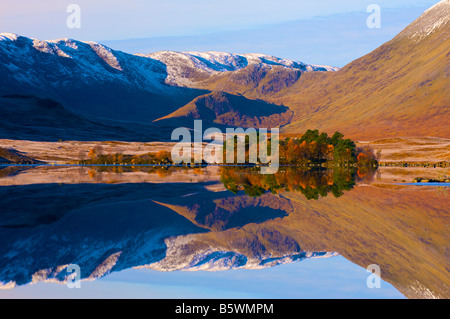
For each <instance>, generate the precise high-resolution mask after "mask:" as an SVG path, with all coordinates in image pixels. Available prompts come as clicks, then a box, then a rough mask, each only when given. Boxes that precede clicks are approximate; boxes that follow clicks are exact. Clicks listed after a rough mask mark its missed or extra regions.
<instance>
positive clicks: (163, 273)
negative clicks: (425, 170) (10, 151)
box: [0, 167, 450, 298]
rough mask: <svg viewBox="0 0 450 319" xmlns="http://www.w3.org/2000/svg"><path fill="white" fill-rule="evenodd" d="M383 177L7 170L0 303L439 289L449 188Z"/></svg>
mask: <svg viewBox="0 0 450 319" xmlns="http://www.w3.org/2000/svg"><path fill="white" fill-rule="evenodd" d="M383 174H384V173H382V174H381V175H383ZM391 175H392V174H391V173H388V174H385V176H387V177H386V178H385V179H383V178H380V172H379V171H378V172H365V171H340V172H337V171H326V170H322V171H302V170H298V169H294V168H289V169H281V170H280V172H279V173H277V174H276V175H267V176H265V175H261V174H258V173H257V172H255V171H252V170H239V169H233V168H227V169H221V168H217V167H216V168H206V169H196V170H192V169H190V170H188V169H169V170H164V169H160V168H158V169H154V168H148V169H131V168H101V167H99V168H92V167H91V168H83V167H81V168H80V167H53V168H51V167H34V168H24V167H21V168H17V167H6V168H3V169H1V170H0V207H1V210H0V242H1V245H0V283H1V285H2V288H3V289H1V290H0V298H433V297H444V298H448V297H449V296H450V294H449V286H450V282H449V281H450V280H449V274H448V271H447V269H449V264H448V260H449V258H448V257H449V256H448V244H449V242H450V240H449V236H448V212H449V211H448V195H447V189H448V188H446V187H431V186H430V187H426V186H424V187H415V186H408V185H396V184H397V182H395V180H396V179H395V178H392V176H391ZM411 175H413V174H412V173H411ZM404 176H405V174H404V172H403V173H402V175H401V176H400V177H399V178H400V180H401V178H405V177H404ZM394 177H395V176H394ZM412 177H416V176H412ZM69 264H77V265H78V266H79V267H80V270H81V288H80V289H69V288H68V287H67V285H66V283H67V281H68V280H69V281H70V277H69V274H68V272H67V266H68V265H69ZM372 264H376V265H378V266H379V267H380V270H381V288H372V289H370V288H369V287H368V285H367V280H368V277H369V276H370V275H371V273H369V272H367V270H366V268H367V267H368V266H369V265H372Z"/></svg>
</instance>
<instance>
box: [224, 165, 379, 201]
mask: <svg viewBox="0 0 450 319" xmlns="http://www.w3.org/2000/svg"><path fill="white" fill-rule="evenodd" d="M374 173H375V170H373V169H369V168H358V169H348V168H342V169H314V170H313V169H299V168H298V167H286V168H283V169H280V170H279V171H278V172H277V173H276V174H272V175H264V174H260V173H259V171H257V170H255V169H243V168H236V167H222V168H221V177H220V180H221V182H222V183H223V184H224V186H225V188H227V189H228V190H230V191H231V192H233V193H235V194H236V193H237V192H238V191H239V190H244V191H245V193H246V194H247V195H249V196H251V197H258V196H261V195H262V194H264V193H265V192H272V193H279V192H283V191H296V192H301V193H302V194H304V195H305V197H306V198H307V199H318V198H319V197H325V196H327V194H328V193H330V192H331V193H332V194H333V195H334V196H335V197H340V196H342V195H343V194H344V191H346V190H350V189H352V188H353V186H354V185H355V183H356V182H357V181H358V182H360V181H362V182H366V183H368V182H370V181H371V180H372V179H373V175H374Z"/></svg>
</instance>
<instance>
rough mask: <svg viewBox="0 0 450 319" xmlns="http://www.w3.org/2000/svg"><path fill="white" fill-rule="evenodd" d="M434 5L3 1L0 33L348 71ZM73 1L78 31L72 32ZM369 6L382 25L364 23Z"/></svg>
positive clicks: (326, 0)
mask: <svg viewBox="0 0 450 319" xmlns="http://www.w3.org/2000/svg"><path fill="white" fill-rule="evenodd" d="M437 2H438V1H437V0H369V1H367V0H341V1H336V0H316V1H310V0H277V1H273V0H258V1H257V0H227V1H215V0H190V1H185V0H135V1H123V0H94V1H93V0H42V1H35V0H21V1H11V0H0V32H11V33H17V34H20V35H24V36H29V37H33V38H38V39H43V40H48V39H56V38H61V37H68V38H74V39H78V40H84V41H97V42H100V43H103V44H106V45H109V46H111V47H112V48H113V49H119V50H123V51H127V52H130V53H150V52H156V51H160V50H176V51H226V52H233V53H264V54H270V55H276V56H279V57H282V58H289V59H294V60H298V61H302V62H306V63H311V64H327V65H333V66H343V65H345V64H346V63H348V62H351V61H352V60H353V59H355V58H358V57H360V56H361V55H363V54H366V53H369V52H370V51H372V50H373V49H375V48H376V47H378V46H379V45H381V44H382V43H384V42H386V41H388V40H390V39H391V38H393V37H394V36H395V35H396V34H397V33H398V32H400V31H401V30H402V29H403V28H404V27H406V26H407V25H408V24H409V23H411V22H412V21H413V20H415V19H416V18H417V17H418V16H419V15H420V14H421V13H423V11H424V10H426V9H427V8H429V7H431V6H432V5H434V4H436V3H437ZM70 4H76V5H78V6H79V8H80V20H79V21H80V28H69V27H68V25H67V19H68V17H69V16H70V15H71V14H72V12H67V7H68V6H69V5H70ZM370 4H377V5H378V6H379V7H380V9H381V14H380V18H381V28H379V29H378V28H377V29H369V28H368V26H367V23H366V20H367V18H368V17H369V16H370V15H371V12H369V13H368V12H367V7H368V5H370Z"/></svg>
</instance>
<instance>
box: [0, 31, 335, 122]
mask: <svg viewBox="0 0 450 319" xmlns="http://www.w3.org/2000/svg"><path fill="white" fill-rule="evenodd" d="M253 68H260V69H264V70H266V71H267V70H271V69H274V68H276V69H277V70H282V71H283V72H286V73H292V72H294V73H296V74H297V78H298V74H300V73H302V72H314V71H326V70H332V69H333V68H331V67H322V66H311V65H307V64H304V63H301V62H296V61H291V60H284V59H279V58H275V57H270V56H265V55H256V54H253V55H251V54H247V55H238V54H230V53H221V52H207V53H199V52H170V51H163V52H157V53H153V54H148V55H132V54H127V53H125V52H121V51H116V50H113V49H111V48H108V47H106V46H104V45H101V44H98V43H95V42H82V41H76V40H72V39H66V38H64V39H58V40H52V41H41V40H37V39H31V38H27V37H23V36H19V35H16V34H11V33H2V34H0V96H2V95H8V96H11V95H28V96H36V97H39V98H43V99H51V100H54V101H57V102H58V103H60V104H61V105H64V107H65V108H67V109H68V110H69V111H72V112H74V113H76V114H78V115H80V116H84V117H89V118H97V119H102V120H103V119H112V120H120V121H134V122H144V123H151V122H152V121H154V120H156V119H159V118H162V117H165V116H167V115H169V114H171V113H172V112H175V111H177V110H178V109H180V108H182V107H184V106H186V105H188V104H189V103H190V102H192V101H193V100H194V99H195V98H197V97H200V96H204V95H205V94H209V93H211V91H212V90H209V89H207V88H205V89H204V88H201V87H198V85H194V84H195V83H197V82H198V81H203V80H208V79H211V78H216V77H218V76H220V75H221V74H231V73H233V74H234V73H239V72H240V71H243V70H247V69H253ZM278 72H279V71H278ZM214 91H221V90H214ZM216 97H218V98H220V99H221V98H222V95H220V94H216V93H214V94H212V95H210V98H213V99H214V98H216ZM231 99H233V100H234V98H231ZM238 99H240V102H242V103H243V104H246V105H250V106H252V105H254V104H255V103H258V102H254V101H246V98H245V97H240V98H238ZM260 105H264V107H262V108H261V110H260V111H259V112H256V113H258V114H257V116H258V117H269V116H271V115H272V114H274V113H277V112H278V113H280V111H284V110H285V107H282V106H280V105H273V104H268V103H262V102H260ZM270 106H273V107H274V110H272V109H271V107H270ZM246 111H247V110H246V108H244V107H242V108H241V109H240V112H239V116H240V117H242V118H248V117H252V118H253V117H254V113H255V110H254V107H253V106H252V107H251V108H250V110H249V114H246ZM281 113H283V112H281ZM219 115H223V114H219ZM32 118H33V117H32V115H31V114H30V120H32ZM281 122H283V123H284V122H286V121H285V120H282V121H281ZM256 123H258V121H255V122H254V123H253V124H256ZM236 124H238V123H236Z"/></svg>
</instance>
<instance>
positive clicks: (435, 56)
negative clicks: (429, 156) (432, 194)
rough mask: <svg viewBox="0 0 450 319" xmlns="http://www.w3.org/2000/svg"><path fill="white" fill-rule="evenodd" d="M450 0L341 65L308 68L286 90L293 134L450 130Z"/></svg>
mask: <svg viewBox="0 0 450 319" xmlns="http://www.w3.org/2000/svg"><path fill="white" fill-rule="evenodd" d="M449 17H450V1H448V0H445V1H441V2H440V3H439V4H437V5H435V6H434V7H432V8H431V9H429V10H427V11H426V12H425V13H424V14H423V15H422V16H421V17H419V18H418V19H417V20H416V21H415V22H413V23H412V24H411V25H410V26H409V27H407V28H406V29H405V30H404V31H403V32H401V33H400V34H399V35H398V36H396V37H395V38H394V39H393V40H391V41H389V42H388V43H386V44H384V45H382V46H381V47H379V48H378V49H376V50H375V51H373V52H371V53H370V54H368V55H366V56H364V57H362V58H360V59H358V60H356V61H354V62H352V63H350V64H348V65H347V66H345V67H344V68H342V69H341V70H339V71H338V72H326V73H309V74H304V75H303V76H302V77H301V78H300V80H299V81H298V82H297V83H295V84H294V85H293V86H292V87H290V88H288V89H286V90H283V91H282V92H280V93H279V94H278V95H277V96H276V99H275V100H274V101H282V102H283V103H284V104H285V105H287V106H289V107H290V108H291V110H293V111H294V112H295V115H294V118H293V121H292V123H291V124H290V125H288V126H286V127H285V128H284V132H286V133H301V132H303V131H305V130H306V129H308V128H311V127H313V128H318V129H320V130H324V131H329V132H332V131H335V130H339V131H341V132H343V133H344V134H345V135H346V136H349V137H351V138H357V139H375V138H381V137H394V136H436V137H450V126H449V125H448V122H449V119H450V113H449V112H450V90H449V87H450V78H449V77H450V23H449V19H450V18H449Z"/></svg>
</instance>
